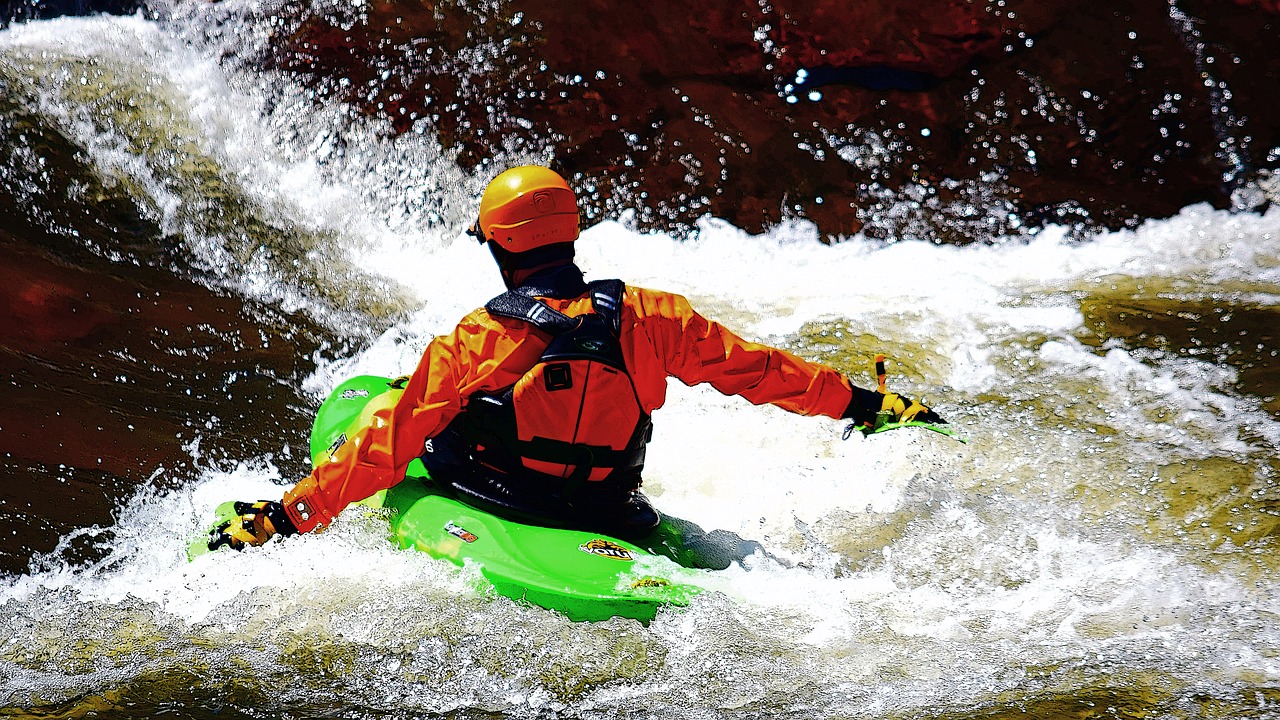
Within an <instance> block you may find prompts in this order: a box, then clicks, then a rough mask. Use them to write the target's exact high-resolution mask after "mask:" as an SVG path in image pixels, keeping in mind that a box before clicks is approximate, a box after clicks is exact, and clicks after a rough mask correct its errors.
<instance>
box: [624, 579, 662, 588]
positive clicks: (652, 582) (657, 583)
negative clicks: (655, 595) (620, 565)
mask: <svg viewBox="0 0 1280 720" xmlns="http://www.w3.org/2000/svg"><path fill="white" fill-rule="evenodd" d="M670 584H671V583H670V582H669V581H667V580H663V579H662V578H656V577H646V578H640V579H639V580H637V581H635V582H633V583H631V587H632V589H637V588H648V587H650V588H651V587H667V586H668V585H670Z"/></svg>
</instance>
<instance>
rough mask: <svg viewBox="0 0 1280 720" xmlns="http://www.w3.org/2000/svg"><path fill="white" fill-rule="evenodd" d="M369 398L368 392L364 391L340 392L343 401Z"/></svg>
mask: <svg viewBox="0 0 1280 720" xmlns="http://www.w3.org/2000/svg"><path fill="white" fill-rule="evenodd" d="M366 397H369V391H368V390H364V389H351V390H343V391H342V399H343V400H354V399H356V398H366Z"/></svg>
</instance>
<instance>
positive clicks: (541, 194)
mask: <svg viewBox="0 0 1280 720" xmlns="http://www.w3.org/2000/svg"><path fill="white" fill-rule="evenodd" d="M533 209H534V210H537V211H538V212H540V213H543V214H548V213H553V212H555V211H556V196H555V195H553V194H552V193H551V191H550V190H539V191H537V192H535V193H534V194H533Z"/></svg>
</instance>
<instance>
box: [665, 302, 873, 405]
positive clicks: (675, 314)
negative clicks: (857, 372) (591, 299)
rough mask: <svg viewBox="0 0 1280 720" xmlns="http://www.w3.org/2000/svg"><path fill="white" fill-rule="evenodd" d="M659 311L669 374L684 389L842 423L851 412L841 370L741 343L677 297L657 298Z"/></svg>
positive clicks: (757, 344) (847, 386)
mask: <svg viewBox="0 0 1280 720" xmlns="http://www.w3.org/2000/svg"><path fill="white" fill-rule="evenodd" d="M658 305H659V306H660V307H661V310H662V312H661V313H660V316H661V320H660V321H659V322H660V323H661V330H660V334H661V335H662V336H663V341H662V343H661V344H662V345H664V346H665V348H666V352H665V355H666V362H667V372H668V373H669V374H670V375H673V376H675V377H676V378H678V379H679V380H680V381H681V382H684V383H685V384H686V385H694V384H698V383H710V384H711V386H712V387H714V388H715V389H717V390H719V391H720V392H722V393H725V394H726V395H740V396H742V397H744V398H746V399H747V400H749V401H751V402H752V403H755V404H757V405H760V404H763V403H768V404H770V405H777V406H778V407H780V408H783V409H784V410H789V411H791V412H794V413H799V414H801V415H825V416H827V417H832V418H839V417H841V416H842V415H843V414H844V411H845V408H847V407H848V405H849V401H850V399H851V397H852V390H851V386H850V384H849V380H848V378H846V377H845V376H844V374H843V373H841V372H839V371H838V370H835V369H834V368H830V367H828V366H826V365H823V364H821V363H816V362H811V361H809V360H805V359H803V358H800V357H798V356H796V355H793V354H791V353H789V352H787V351H785V350H779V349H778V348H774V347H769V346H768V345H762V344H759V343H753V342H748V341H746V340H743V339H742V338H741V337H738V336H737V335H735V334H734V333H733V332H732V331H730V330H729V329H728V328H726V327H724V326H723V325H721V324H719V323H717V322H714V321H711V320H708V319H706V318H704V317H703V316H702V315H700V314H698V312H697V311H695V310H694V309H693V307H692V306H691V305H690V304H689V301H688V300H686V299H685V298H683V297H681V296H679V295H672V294H659V297H658Z"/></svg>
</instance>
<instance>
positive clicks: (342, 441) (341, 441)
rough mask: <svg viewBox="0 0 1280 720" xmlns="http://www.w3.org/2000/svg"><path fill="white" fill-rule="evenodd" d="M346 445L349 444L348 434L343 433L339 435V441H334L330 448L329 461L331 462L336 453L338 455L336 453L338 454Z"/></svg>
mask: <svg viewBox="0 0 1280 720" xmlns="http://www.w3.org/2000/svg"><path fill="white" fill-rule="evenodd" d="M346 444H347V434H346V433H342V434H341V435H339V436H338V439H337V440H334V441H333V444H332V445H330V446H329V450H328V452H329V459H330V460H332V459H333V454H334V453H336V452H338V448H340V447H342V446H343V445H346Z"/></svg>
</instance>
